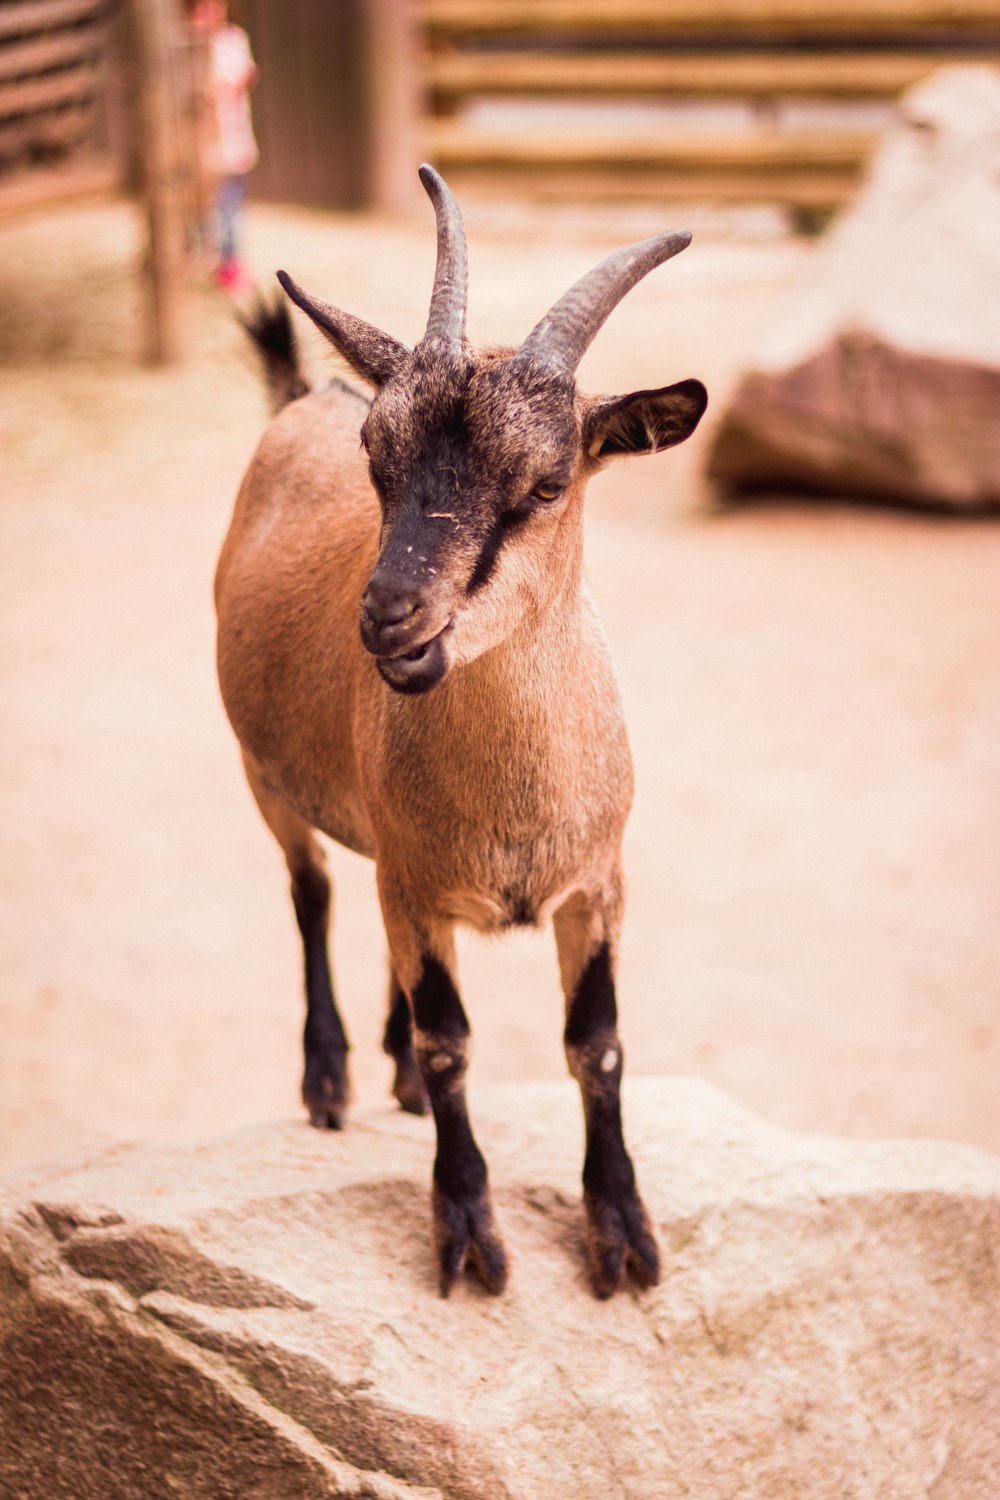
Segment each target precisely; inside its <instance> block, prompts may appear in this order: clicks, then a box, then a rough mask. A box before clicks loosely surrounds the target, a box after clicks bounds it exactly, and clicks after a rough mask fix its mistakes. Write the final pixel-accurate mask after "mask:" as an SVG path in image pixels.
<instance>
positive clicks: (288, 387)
mask: <svg viewBox="0 0 1000 1500" xmlns="http://www.w3.org/2000/svg"><path fill="white" fill-rule="evenodd" d="M236 316H237V317H238V318H239V321H240V322H241V324H242V325H243V327H244V329H245V330H246V332H247V334H248V335H249V337H250V342H251V343H252V344H253V346H254V348H255V349H256V351H257V354H258V357H259V359H260V363H261V366H262V368H263V371H264V381H265V384H266V385H267V393H268V396H269V397H270V401H271V410H272V411H273V412H279V411H280V410H281V408H282V407H283V406H287V405H288V403H289V401H297V400H298V398H299V397H300V396H305V395H308V393H309V389H310V387H309V382H308V380H307V379H306V377H305V375H304V374H303V373H302V366H301V365H300V363H299V348H298V344H297V342H296V339H295V333H294V331H293V329H292V320H291V318H290V317H289V315H288V304H287V303H286V302H285V299H284V298H283V297H277V298H276V299H275V300H274V302H271V303H268V302H266V301H265V299H264V298H263V297H262V296H261V295H260V293H259V292H258V293H257V300H256V305H255V306H254V307H253V308H252V309H251V310H250V311H249V312H247V313H237V314H236Z"/></svg>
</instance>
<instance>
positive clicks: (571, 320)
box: [278, 166, 707, 693]
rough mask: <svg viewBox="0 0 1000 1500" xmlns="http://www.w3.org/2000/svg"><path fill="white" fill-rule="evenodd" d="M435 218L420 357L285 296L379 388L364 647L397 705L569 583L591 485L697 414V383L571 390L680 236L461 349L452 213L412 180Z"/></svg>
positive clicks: (455, 217) (461, 287)
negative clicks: (623, 305) (606, 391)
mask: <svg viewBox="0 0 1000 1500" xmlns="http://www.w3.org/2000/svg"><path fill="white" fill-rule="evenodd" d="M420 176H421V180H422V182H423V184H424V187H425V188H426V190H427V193H428V195H429V196H430V198H431V200H432V202H433V204H434V210H435V214H436V217H437V234H438V250H437V270H436V273H435V279H434V289H433V293H432V296H431V308H430V316H429V319H428V323H427V330H426V332H425V334H424V336H423V338H422V339H421V341H420V342H419V343H418V344H417V346H416V348H414V349H413V350H410V349H408V348H407V347H406V346H405V345H403V344H401V343H398V342H397V341H396V340H395V339H393V338H391V337H389V336H388V335H387V334H384V333H382V332H381V331H380V330H378V329H377V328H373V327H372V326H371V325H370V324H368V323H365V322H363V321H362V320H361V319H360V318H355V317H353V316H352V315H351V314H349V313H344V312H341V311H340V310H339V309H338V308H335V307H331V306H329V305H328V304H327V303H325V302H320V301H318V300H317V299H316V298H313V297H310V296H309V295H308V294H307V293H306V292H304V291H302V289H301V288H300V287H298V286H296V285H295V283H294V282H293V281H292V280H291V278H290V277H288V276H287V275H286V274H285V273H284V272H283V271H281V272H279V273H278V277H279V280H280V281H281V284H282V286H283V287H284V288H285V290H286V292H287V293H288V295H289V296H290V297H291V298H292V300H293V301H294V302H296V303H297V304H298V306H299V307H301V308H302V309H303V311H304V312H306V313H307V314H308V315H309V317H310V318H311V319H312V320H313V322H314V323H315V324H316V326H317V327H318V328H319V329H320V330H321V332H322V333H323V334H324V335H325V336H326V338H328V339H329V341H330V342H331V343H332V344H333V346H334V347H335V348H336V349H337V350H338V352H339V353H340V354H341V355H342V357H343V358H344V359H346V361H347V362H348V364H349V365H350V366H351V367H352V369H353V370H354V371H355V372H356V373H357V374H358V375H360V376H362V377H363V378H364V379H365V380H366V381H368V382H369V383H370V384H371V385H373V386H374V387H375V396H374V400H373V402H372V405H371V409H370V411H369V413H368V416H367V418H366V419H365V422H364V424H363V426H362V429H361V440H362V443H363V444H364V447H365V449H366V451H367V453H368V459H369V466H370V471H371V477H372V482H373V484H374V487H375V489H376V491H377V493H378V497H379V501H380V504H381V508H382V531H381V542H380V551H379V556H378V561H377V563H376V565H375V568H374V570H373V572H372V574H371V577H370V578H369V580H368V585H367V587H366V589H365V591H364V594H363V596H362V599H361V638H362V640H363V642H364V645H365V647H366V648H367V649H368V650H369V651H370V652H371V653H372V655H373V656H374V657H375V658H376V661H377V665H378V669H379V671H380V672H381V674H382V676H383V678H384V679H385V681H386V682H387V683H389V685H390V686H391V687H393V688H395V689H396V690H397V691H399V692H406V693H419V692H424V691H426V690H427V689H428V688H431V687H434V686H435V684H437V683H438V682H440V681H441V679H442V678H443V677H444V676H445V674H446V673H447V672H448V671H449V670H450V669H451V668H452V667H453V666H455V665H457V664H459V663H462V662H466V661H470V660H472V659H474V658H475V657H477V656H480V655H481V654H482V653H483V652H485V651H487V650H489V649H490V648H491V647H493V646H495V645H497V644H499V642H500V641H502V640H504V639H505V638H507V637H508V636H510V635H512V634H513V633H514V632H515V631H516V630H518V629H519V628H521V627H522V626H523V625H525V624H529V623H533V622H536V621H538V620H539V619H540V618H541V616H542V615H543V613H544V611H545V610H546V609H547V608H548V606H549V605H550V604H551V603H552V602H553V600H554V599H555V598H557V597H558V596H559V594H560V593H561V592H562V591H563V590H565V588H566V587H567V584H570V583H573V582H575V579H576V575H577V574H578V571H579V567H580V555H581V548H580V541H579V536H580V518H581V508H582V500H583V493H584V490H585V488H586V484H587V480H588V479H589V478H590V476H591V475H592V474H593V473H594V472H595V470H596V469H598V468H600V467H601V466H602V464H603V462H604V461H605V460H606V459H608V458H611V457H614V456H615V455H620V454H629V453H654V452H657V451H658V450H660V449H662V448H668V447H670V446H672V445H673V444H675V443H679V442H681V441H683V439H684V438H686V437H687V436H688V435H689V434H690V433H691V432H693V431H694V429H695V427H696V426H697V424H698V421H699V418H700V417H701V415H702V413H703V411H704V410H705V405H706V401H707V397H706V394H705V389H704V386H702V385H701V383H700V382H699V381H697V380H685V381H682V382H680V383H679V384H677V385H672V386H667V387H664V388H663V389H661V390H653V391H639V392H635V393H633V394H632V395H628V396H611V397H608V396H601V397H595V396H587V395H584V394H583V393H582V392H580V391H578V390H577V387H576V381H575V372H576V368H577V365H578V364H579V362H580V360H581V359H582V357H583V354H584V352H585V351H586V349H587V348H588V347H589V345H590V343H591V341H592V340H593V338H594V337H595V335H596V334H597V332H598V330H599V329H600V327H601V325H602V324H603V323H604V321H605V319H606V318H607V317H608V316H609V314H610V313H611V311H612V309H613V308H614V307H615V306H616V304H617V303H618V302H619V301H620V300H621V298H622V297H624V295H625V294H626V292H628V291H629V290H630V289H631V288H632V287H633V286H634V285H635V284H636V282H637V281H639V280H640V279H641V278H642V277H643V276H645V275H646V273H647V272H648V271H651V270H652V269H653V268H654V267H655V266H658V265H660V264H661V263H662V262H663V261H665V260H668V259H669V258H670V257H671V256H672V255H676V254H677V253H678V252H679V251H680V250H683V249H684V248H685V246H686V245H687V244H688V243H689V241H690V235H689V234H688V233H687V231H686V230H677V231H674V232H672V233H669V234H662V235H657V236H654V238H652V239H649V240H644V241H642V242H640V243H639V244H637V245H631V246H628V247H627V248H626V249H624V250H620V251H618V252H616V253H615V254H614V255H611V256H609V257H608V259H607V260H605V261H603V262H602V263H601V264H600V265H599V266H597V267H596V268H595V269H594V270H593V271H591V272H589V273H588V274H587V275H586V276H584V277H583V278H582V279H581V280H580V281H578V282H577V283H576V285H575V286H574V287H572V288H571V289H570V291H568V292H567V293H566V295H565V296H564V297H562V298H561V299H560V300H559V301H558V302H557V303H556V305H555V306H554V307H553V308H552V309H551V311H550V312H548V313H547V314H546V315H545V317H544V318H542V320H541V322H539V323H538V324H537V325H536V327H535V328H534V329H533V330H532V332H531V333H529V335H528V337H527V338H526V339H525V341H524V343H523V344H522V345H521V346H520V348H518V349H516V350H509V349H506V350H485V351H474V350H471V349H470V348H469V346H468V345H467V343H466V338H465V311H466V294H467V283H468V277H467V262H466V247H465V233H464V229H463V226H462V218H461V214H460V212H459V209H458V205H457V203H456V202H455V199H454V198H453V197H452V194H451V193H450V191H449V190H448V188H447V187H446V185H445V183H444V182H443V181H442V180H441V178H440V177H439V176H438V175H437V173H436V172H435V171H434V170H433V168H431V167H428V166H424V167H421V169H420Z"/></svg>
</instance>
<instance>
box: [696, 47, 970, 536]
mask: <svg viewBox="0 0 1000 1500" xmlns="http://www.w3.org/2000/svg"><path fill="white" fill-rule="evenodd" d="M998 284H1000V70H998V69H996V68H992V67H987V66H982V67H980V66H959V65H955V66H951V67H945V68H942V69H940V70H938V71H937V72H936V73H934V74H932V75H931V77H929V78H928V79H926V80H924V82H922V83H920V84H917V85H916V86H915V87H914V88H913V89H911V90H910V91H909V92H908V94H907V95H905V96H904V98H903V100H902V101H901V105H900V110H899V117H898V122H897V124H896V125H895V126H894V127H892V128H891V129H890V130H889V131H888V133H887V135H886V137H885V139H884V141H883V143H882V145H881V146H880V148H879V150H878V152H877V154H876V156H875V158H874V160H873V163H872V165H871V169H870V171H869V174H868V176H867V179H866V182H865V185H864V187H863V188H862V190H861V192H860V194H859V196H858V198H857V200H856V201H855V203H854V204H853V206H852V207H851V208H850V209H849V210H848V211H847V212H845V214H844V215H843V217H842V218H841V219H840V220H839V221H838V222H837V223H836V224H835V225H834V226H833V228H832V229H831V231H830V232H829V234H828V235H827V237H826V239H825V240H824V242H823V243H822V244H821V245H820V246H819V247H818V248H817V251H816V254H815V256H814V257H813V258H811V259H810V261H809V263H808V266H807V268H806V271H805V274H804V277H803V281H802V284H801V285H800V286H799V288H798V289H797V290H796V292H795V293H794V294H793V295H792V297H791V298H790V300H789V302H788V304H787V305H786V306H785V307H784V308H783V309H782V312H781V315H780V317H779V319H778V320H777V322H776V323H775V325H774V326H773V327H772V328H771V329H770V331H769V332H768V333H767V334H766V336H765V338H764V340H763V343H762V345H761V347H760V348H759V349H758V350H757V351H756V354H755V356H754V358H753V359H752V361H751V365H750V368H749V370H748V371H747V373H746V375H745V377H744V378H743V380H742V382H741V383H740V384H739V386H738V388H737V390H736V394H735V396H734V398H733V400H732V403H731V405H730V407H729V408H728V410H727V411H726V414H725V416H724V418H723V421H722V423H721V425H720V428H719V430H718V434H717V437H716V441H715V444H714V446H713V450H712V453H711V456H710V459H709V475H710V477H711V478H713V479H715V480H717V481H719V482H720V484H722V485H723V486H724V487H727V488H730V489H734V490H762V489H768V488H774V487H782V488H788V487H792V488H802V487H807V488H815V489H820V490H825V491H828V492H833V493H837V494H843V495H862V496H865V495H867V496H877V497H887V498H892V499H899V500H903V501H907V502H911V503H917V504H936V505H944V506H948V507H954V508H958V509H977V508H985V507H994V506H996V505H998V504H1000V423H998V421H997V411H998V410H1000V297H998V296H997V290H996V289H997V286H998Z"/></svg>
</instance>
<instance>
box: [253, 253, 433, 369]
mask: <svg viewBox="0 0 1000 1500" xmlns="http://www.w3.org/2000/svg"><path fill="white" fill-rule="evenodd" d="M277 274H278V280H279V281H280V282H281V285H282V287H283V288H284V290H285V291H286V293H287V294H288V296H289V297H291V299H292V301H293V302H294V303H295V305H296V307H301V309H302V311H303V312H304V313H305V314H306V316H307V317H309V318H312V320H313V322H314V323H315V324H316V327H317V328H318V329H319V331H320V333H322V334H323V335H324V336H325V337H326V338H327V339H329V341H330V343H331V344H332V345H333V347H334V348H335V349H336V350H337V352H338V354H341V355H342V356H343V357H344V359H346V360H347V363H348V364H349V365H350V366H351V368H352V369H354V370H356V371H357V372H358V374H359V375H360V376H361V377H362V378H363V379H364V380H368V381H370V382H371V384H372V385H375V386H379V385H383V384H384V383H385V381H387V380H388V379H389V378H390V377H391V376H392V375H394V374H395V372H396V371H397V370H398V369H399V366H400V365H401V364H402V362H403V360H404V359H405V358H406V356H407V354H409V352H410V351H409V350H408V349H407V347H406V345H405V344H401V343H400V342H399V340H398V339H394V338H392V337H391V336H390V335H389V334H388V333H383V332H382V330H381V329H380V328H375V327H374V326H373V325H372V324H371V323H366V322H365V321H364V319H363V318H356V317H355V316H354V314H353V313H346V312H342V311H341V309H340V308H339V307H334V306H332V304H331V303H329V302H321V301H320V299H319V298H318V297H313V296H311V295H310V294H309V292H305V291H303V290H302V288H301V287H300V286H298V285H297V284H296V283H295V282H294V281H293V280H292V278H291V277H290V276H289V274H288V272H287V271H279V272H278V273H277Z"/></svg>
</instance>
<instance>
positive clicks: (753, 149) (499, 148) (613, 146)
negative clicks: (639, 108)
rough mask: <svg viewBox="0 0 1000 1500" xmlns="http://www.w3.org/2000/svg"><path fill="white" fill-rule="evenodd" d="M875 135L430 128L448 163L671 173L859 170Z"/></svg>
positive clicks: (429, 137) (439, 158) (427, 133)
mask: <svg viewBox="0 0 1000 1500" xmlns="http://www.w3.org/2000/svg"><path fill="white" fill-rule="evenodd" d="M875 139H876V138H875V137H874V136H873V135H872V134H871V132H869V131H863V130H777V129H757V130H747V131H741V132H727V133H723V132H722V131H684V132H683V133H681V132H678V133H676V134H675V135H673V136H672V137H671V136H667V135H665V134H664V133H663V132H659V133H655V134H654V133H652V132H650V133H638V132H627V133H626V132H614V133H611V132H608V131H601V132H598V131H593V132H591V131H587V132H583V131H577V132H575V133H573V134H569V133H566V132H552V131H546V132H545V133H544V134H543V133H540V132H539V133H534V134H528V133H524V134H515V133H514V132H505V133H501V132H498V131H478V130H477V131H472V130H469V129H466V128H465V127H463V126H462V125H460V124H455V123H454V122H452V121H449V120H445V121H429V122H426V124H425V127H424V148H425V151H426V152H427V155H428V159H429V160H430V161H433V162H434V163H435V164H436V165H440V166H443V167H448V168H451V167H452V166H462V167H473V166H474V167H486V166H489V167H521V168H524V167H542V168H550V167H551V168H554V169H559V168H562V167H582V166H601V165H614V166H615V167H616V168H620V167H626V166H635V167H651V166H655V167H660V168H669V169H670V170H672V171H685V170H688V169H691V168H698V169H701V168H726V169H727V170H728V169H730V168H739V169H740V170H741V171H754V170H758V169H759V170H765V169H766V170H767V171H769V172H779V171H784V170H793V169H794V170H798V169H801V168H806V167H810V168H815V169H818V170H823V169H837V170H840V169H845V170H852V169H854V168H856V167H857V165H858V163H859V162H862V161H864V160H865V159H866V158H867V156H868V155H869V154H870V152H871V150H872V147H873V146H874V144H875Z"/></svg>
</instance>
